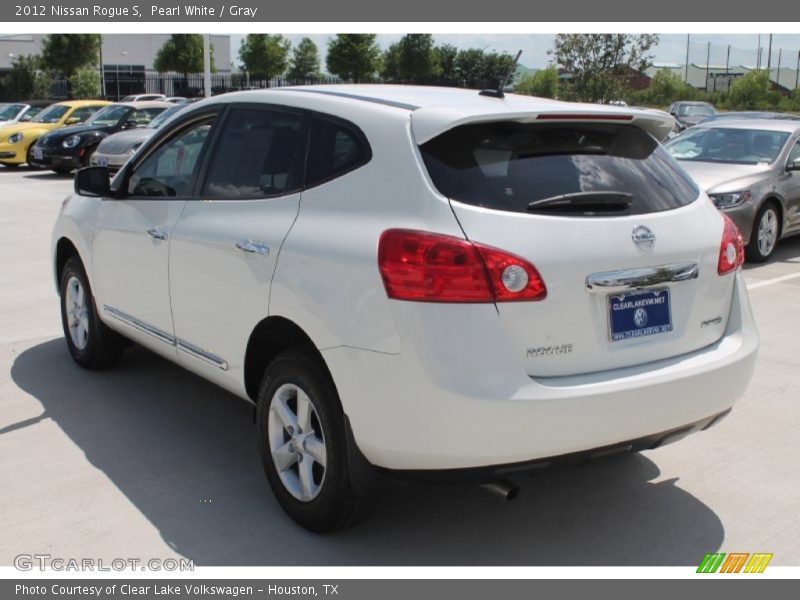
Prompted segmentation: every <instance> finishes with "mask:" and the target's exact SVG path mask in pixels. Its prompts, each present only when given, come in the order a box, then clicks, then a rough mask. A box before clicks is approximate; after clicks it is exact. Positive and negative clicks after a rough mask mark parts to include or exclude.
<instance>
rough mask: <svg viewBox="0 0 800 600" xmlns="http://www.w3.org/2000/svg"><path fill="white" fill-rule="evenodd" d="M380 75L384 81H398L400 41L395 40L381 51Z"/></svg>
mask: <svg viewBox="0 0 800 600" xmlns="http://www.w3.org/2000/svg"><path fill="white" fill-rule="evenodd" d="M381 76H382V77H383V79H384V80H385V81H400V78H401V77H400V43H399V42H395V43H394V44H392V45H391V46H389V47H388V48H387V49H386V51H385V52H384V53H383V65H382V68H381Z"/></svg>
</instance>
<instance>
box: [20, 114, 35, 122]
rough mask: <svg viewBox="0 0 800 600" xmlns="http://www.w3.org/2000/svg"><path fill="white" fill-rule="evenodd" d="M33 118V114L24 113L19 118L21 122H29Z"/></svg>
mask: <svg viewBox="0 0 800 600" xmlns="http://www.w3.org/2000/svg"><path fill="white" fill-rule="evenodd" d="M31 119H33V115H22V118H21V119H20V120H19V122H20V123H27V122H28V121H30V120H31Z"/></svg>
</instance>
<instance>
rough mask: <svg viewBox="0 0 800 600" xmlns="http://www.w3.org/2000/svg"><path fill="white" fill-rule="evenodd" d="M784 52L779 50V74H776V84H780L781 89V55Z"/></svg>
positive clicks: (781, 49)
mask: <svg viewBox="0 0 800 600" xmlns="http://www.w3.org/2000/svg"><path fill="white" fill-rule="evenodd" d="M782 52H783V48H779V49H778V72H777V73H776V74H775V83H777V84H778V86H779V87H780V85H781V53H782Z"/></svg>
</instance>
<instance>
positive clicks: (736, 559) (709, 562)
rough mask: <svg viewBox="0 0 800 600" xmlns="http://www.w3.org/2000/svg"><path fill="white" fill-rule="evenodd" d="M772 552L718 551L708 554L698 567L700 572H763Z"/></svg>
mask: <svg viewBox="0 0 800 600" xmlns="http://www.w3.org/2000/svg"><path fill="white" fill-rule="evenodd" d="M771 560H772V554H768V553H765V552H754V553H752V554H750V553H748V552H730V553H728V554H726V553H725V552H716V553H714V554H711V553H709V554H706V555H705V556H704V557H703V560H702V561H700V566H699V567H697V572H698V573H763V572H764V569H766V568H767V565H768V564H769V561H771Z"/></svg>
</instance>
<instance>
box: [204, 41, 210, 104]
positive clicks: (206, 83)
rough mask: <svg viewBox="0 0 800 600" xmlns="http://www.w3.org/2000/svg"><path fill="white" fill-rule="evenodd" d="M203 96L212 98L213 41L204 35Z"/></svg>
mask: <svg viewBox="0 0 800 600" xmlns="http://www.w3.org/2000/svg"><path fill="white" fill-rule="evenodd" d="M203 95H204V96H205V97H206V98H210V97H211V41H210V39H209V34H207V33H204V34H203Z"/></svg>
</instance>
